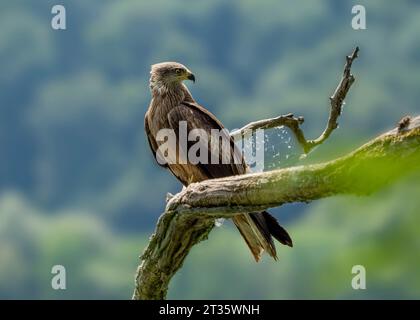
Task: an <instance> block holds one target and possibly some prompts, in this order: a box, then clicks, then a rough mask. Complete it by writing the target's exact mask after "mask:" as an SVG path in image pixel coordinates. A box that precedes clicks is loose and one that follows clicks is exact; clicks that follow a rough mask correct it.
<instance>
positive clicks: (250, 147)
mask: <svg viewBox="0 0 420 320" xmlns="http://www.w3.org/2000/svg"><path fill="white" fill-rule="evenodd" d="M264 138H265V135H264V130H263V129H258V130H255V131H254V132H253V134H252V136H251V140H249V139H242V137H240V138H231V136H230V134H229V131H228V130H227V129H211V130H210V132H209V131H207V130H204V129H192V130H190V131H189V132H188V128H187V121H180V122H179V126H178V130H177V131H175V130H174V129H161V130H159V131H158V132H157V134H156V141H157V142H158V149H157V150H156V154H155V156H156V160H157V161H158V163H159V164H161V165H166V164H187V163H189V164H193V165H197V164H215V165H216V164H239V165H240V164H242V163H243V159H246V161H247V163H248V164H249V165H250V166H251V167H256V169H257V170H262V169H264V147H263V146H264ZM232 140H233V143H232Z"/></svg>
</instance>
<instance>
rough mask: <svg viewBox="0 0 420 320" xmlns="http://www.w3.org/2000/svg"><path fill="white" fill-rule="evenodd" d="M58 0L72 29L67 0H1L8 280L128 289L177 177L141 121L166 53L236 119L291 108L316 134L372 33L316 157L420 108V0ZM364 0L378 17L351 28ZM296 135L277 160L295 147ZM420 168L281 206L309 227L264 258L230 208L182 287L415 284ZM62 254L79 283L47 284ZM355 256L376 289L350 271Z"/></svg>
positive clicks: (23, 288) (269, 295)
mask: <svg viewBox="0 0 420 320" xmlns="http://www.w3.org/2000/svg"><path fill="white" fill-rule="evenodd" d="M61 3H62V4H64V5H65V7H66V10H67V30H65V31H54V30H53V29H52V28H51V26H50V19H51V17H52V15H51V13H50V12H51V7H52V6H53V5H54V4H57V3H56V2H55V1H48V0H38V1H24V0H16V1H7V2H6V1H3V2H1V3H0V70H1V72H0V150H1V165H0V298H49V299H61V298H63V299H71V298H106V299H111V298H121V299H126V298H129V297H130V296H131V292H132V289H133V282H134V271H135V269H136V266H137V263H138V256H139V254H140V253H141V251H142V250H143V249H144V247H145V245H146V243H147V239H148V237H149V235H150V234H151V233H152V231H153V229H154V226H155V223H156V220H157V218H158V216H159V214H160V213H161V212H162V210H163V208H164V198H165V194H166V192H176V191H177V190H179V188H180V186H179V184H178V183H177V181H176V180H175V179H174V178H173V177H172V176H171V175H170V174H169V173H168V172H166V171H164V170H161V169H160V168H158V167H157V166H156V165H155V163H154V160H153V158H152V155H151V153H150V151H149V147H148V145H147V142H146V139H145V137H144V134H143V115H144V113H145V111H146V109H147V107H148V102H149V99H150V94H149V91H148V72H149V67H150V65H151V64H153V63H156V62H160V61H164V60H175V61H179V62H182V63H184V64H186V65H187V66H188V67H189V68H190V69H191V70H193V71H194V72H195V73H196V75H197V78H198V81H197V83H196V84H195V85H189V86H190V88H191V91H192V92H193V95H194V96H195V98H196V99H197V100H198V101H199V102H200V103H201V104H203V105H204V106H206V107H208V108H209V109H210V110H211V111H212V112H213V113H215V114H216V115H217V116H218V117H219V118H220V119H221V120H222V121H223V122H224V123H225V125H226V126H227V127H229V128H235V127H240V126H241V125H243V124H245V123H247V122H249V121H252V120H257V119H262V118H265V117H271V116H276V115H279V114H284V113H288V112H293V113H295V114H297V115H303V116H305V119H306V123H305V130H306V132H307V134H308V136H316V135H317V134H319V133H320V130H321V129H322V127H323V125H324V122H325V120H326V117H327V112H328V95H330V94H331V93H332V90H333V89H334V88H335V86H336V84H337V81H338V79H339V75H340V73H341V71H342V66H343V63H344V55H345V54H348V53H350V52H351V50H352V49H353V47H354V46H355V45H359V46H360V47H361V54H360V59H359V60H357V61H356V62H355V65H354V68H353V72H354V74H355V76H356V79H357V80H356V83H355V85H354V87H353V88H352V90H351V92H350V94H349V97H348V100H347V101H346V106H345V109H344V114H343V117H342V118H341V120H340V129H339V130H337V131H336V132H334V134H333V136H332V137H331V139H330V140H329V141H328V142H326V143H325V144H324V145H323V146H321V147H319V148H317V150H315V151H314V152H313V153H312V154H310V156H309V157H308V158H307V159H306V160H305V162H316V161H322V160H325V159H331V158H333V157H335V156H339V155H342V154H344V153H345V152H348V151H349V150H351V149H352V148H354V147H355V146H357V145H360V144H361V143H363V142H365V141H367V140H368V139H369V138H371V137H372V136H374V135H376V134H378V133H379V132H381V131H383V130H386V129H387V128H389V127H390V126H392V125H393V124H394V123H396V121H398V120H399V119H400V118H401V117H402V116H403V115H405V114H407V113H411V114H415V113H418V111H419V107H418V101H419V100H420V91H419V90H418V84H419V83H420V72H419V68H420V45H419V42H418V40H417V38H418V35H417V34H418V30H419V27H420V10H419V3H418V1H409V0H406V1H398V2H392V3H386V4H384V3H383V2H382V1H357V2H355V1H346V2H338V1H334V0H318V1H311V0H305V1H298V2H292V1H286V0H285V1H274V0H266V1H259V2H256V1H250V0H249V1H222V0H213V1H192V0H190V1H187V0H185V1H171V0H159V1H153V2H151V1H136V0H121V1H111V0H102V1H100V0H92V1H83V0H68V1H62V2H61ZM356 3H357V4H364V5H365V6H366V10H367V27H368V28H367V30H363V31H354V30H353V29H352V28H351V25H350V22H351V18H352V15H351V8H352V6H353V5H354V4H356ZM274 142H275V140H274ZM274 142H272V143H274ZM285 152H290V151H287V150H285ZM293 153H294V155H295V157H291V159H293V161H289V162H288V161H286V160H285V158H284V157H283V158H281V160H280V161H278V160H275V162H276V163H275V165H276V166H277V167H281V166H286V165H292V164H294V163H296V162H297V158H298V157H297V156H296V155H298V154H299V150H298V149H297V148H294V149H293V151H292V154H293ZM268 158H270V154H268ZM268 160H269V161H270V159H268ZM271 160H272V159H271ZM418 179H419V176H418V175H417V176H415V177H411V178H407V179H405V180H404V181H402V182H400V183H398V184H397V185H395V186H392V187H388V188H386V189H384V190H383V191H381V192H380V193H378V194H375V195H373V196H371V197H367V198H356V197H335V198H331V199H325V200H321V201H317V202H315V203H313V204H309V205H301V204H296V205H288V206H284V207H282V208H280V209H277V210H274V212H275V214H276V216H277V217H278V218H279V219H280V220H281V221H283V222H285V223H284V224H285V225H286V226H287V227H288V229H289V230H290V232H291V234H292V236H293V238H294V241H295V248H293V249H289V248H284V247H281V248H280V247H279V248H278V249H279V255H280V261H279V262H273V261H271V260H270V259H265V260H264V261H263V262H262V263H260V264H255V263H254V262H253V260H252V258H251V255H250V254H249V252H248V250H247V248H246V246H245V245H244V243H243V241H242V239H241V237H240V236H239V234H238V233H237V231H236V230H235V229H234V228H233V227H232V226H231V224H230V223H225V225H224V226H222V227H221V228H218V229H216V230H215V231H214V232H213V233H212V234H211V235H210V238H209V240H208V241H206V242H203V243H201V244H199V245H198V246H196V247H195V248H194V249H193V250H192V253H191V255H190V256H189V257H188V259H187V261H186V262H185V265H184V268H183V269H182V270H181V271H180V272H179V274H177V275H176V277H175V278H174V281H173V282H172V283H171V287H170V291H169V297H170V298H178V299H188V298H231V299H239V298H244V299H247V298H257V299H259V298H261V299H279V298H281V299H283V298H284V299H290V298H304V299H310V298H356V299H359V298H360V299H362V298H418V297H420V272H419V271H418V269H419V268H418V266H419V263H420V256H419V252H420V250H419V249H420V239H419V237H418V234H419V229H420V227H419V225H420V221H419V219H420V217H419V209H418V208H419V207H420V199H419V197H418V194H419V191H420V190H419V187H420V186H419V183H418ZM55 264H61V265H64V266H65V267H66V270H67V290H64V291H54V290H52V289H51V285H50V281H51V278H52V275H51V268H52V266H53V265H55ZM357 264H362V265H364V266H365V267H366V269H367V289H366V290H359V291H355V290H353V289H352V287H351V279H352V274H351V268H352V266H353V265H357Z"/></svg>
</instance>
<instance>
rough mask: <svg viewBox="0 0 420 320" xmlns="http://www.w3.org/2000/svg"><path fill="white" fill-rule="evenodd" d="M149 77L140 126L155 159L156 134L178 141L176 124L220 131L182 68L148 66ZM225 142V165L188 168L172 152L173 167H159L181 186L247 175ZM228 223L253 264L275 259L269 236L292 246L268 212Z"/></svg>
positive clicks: (173, 64)
mask: <svg viewBox="0 0 420 320" xmlns="http://www.w3.org/2000/svg"><path fill="white" fill-rule="evenodd" d="M150 74H151V77H150V90H151V93H152V101H151V102H150V106H149V109H148V110H147V112H146V115H145V119H144V120H145V121H144V124H145V131H146V134H147V137H148V140H149V144H150V147H151V149H152V151H153V154H154V155H155V157H156V156H158V155H157V154H156V153H157V151H158V148H159V145H160V144H159V142H158V141H157V139H156V136H157V134H158V132H159V130H161V129H172V130H173V131H174V133H175V134H177V140H179V136H178V129H179V125H180V121H186V123H187V131H188V132H190V131H191V130H192V129H204V130H205V131H206V132H207V133H208V134H209V135H210V130H211V129H219V130H220V129H223V128H224V127H223V125H222V124H221V123H220V121H219V120H217V118H216V117H215V116H214V115H213V114H211V113H210V112H209V111H208V110H206V109H205V108H203V107H202V106H200V105H199V104H197V103H196V102H195V100H194V99H193V97H192V96H191V93H190V92H189V91H188V89H187V87H186V86H185V85H184V83H183V81H184V80H193V81H195V76H194V75H193V74H192V73H191V72H190V71H189V70H188V69H187V68H186V67H185V66H183V65H182V64H179V63H176V62H164V63H159V64H155V65H153V66H152V69H151V71H150ZM227 139H229V140H228V141H230V145H229V148H230V150H224V149H223V145H222V147H221V148H219V159H222V154H226V152H229V151H230V153H229V154H230V155H231V159H230V160H231V161H229V163H227V164H222V163H220V164H202V163H198V164H192V163H190V162H189V161H188V159H185V160H186V163H182V161H179V160H180V157H182V155H181V153H180V152H179V150H173V152H174V154H176V157H177V158H176V159H177V161H176V163H169V164H163V165H162V166H163V167H165V168H167V169H169V170H170V171H171V172H172V173H173V174H174V175H175V177H177V178H178V180H179V181H181V183H182V184H183V185H184V186H187V185H188V184H190V183H193V182H199V181H203V180H207V179H214V178H221V177H226V176H232V175H239V174H244V173H246V172H248V171H249V169H248V168H247V166H246V164H245V162H244V160H243V158H242V155H241V152H240V151H239V150H238V148H237V147H236V146H235V144H234V142H233V140H232V139H231V138H230V137H227ZM194 143H195V142H194ZM200 143H201V141H200ZM204 143H206V146H207V147H208V146H209V144H208V142H204ZM191 144H193V143H192V142H189V143H187V144H186V146H187V148H189V147H190V146H191ZM177 145H178V141H177ZM207 147H206V148H207ZM209 152H212V150H209ZM235 157H239V161H234V158H235ZM232 220H233V222H234V223H235V225H236V226H237V228H238V229H239V231H240V233H241V235H242V237H243V238H244V239H245V242H246V243H247V245H248V247H249V248H250V250H251V252H252V254H253V256H254V258H255V260H256V261H259V259H260V258H261V254H262V253H263V251H264V250H265V251H267V252H268V253H269V254H270V255H271V256H272V257H273V258H274V259H277V255H276V248H275V246H274V242H273V239H272V236H273V237H274V238H276V239H277V240H278V241H280V243H282V244H284V245H288V246H292V240H291V238H290V236H289V235H288V233H287V231H286V230H285V229H284V228H282V227H281V226H280V225H279V224H278V222H277V220H276V219H275V218H274V217H272V216H271V215H270V214H269V213H268V212H258V213H249V214H242V215H237V216H235V217H234V218H233V219H232Z"/></svg>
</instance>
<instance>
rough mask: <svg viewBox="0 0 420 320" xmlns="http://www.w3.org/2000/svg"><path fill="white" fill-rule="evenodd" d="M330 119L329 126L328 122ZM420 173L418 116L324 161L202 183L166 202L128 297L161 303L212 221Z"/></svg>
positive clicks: (367, 189)
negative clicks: (131, 294)
mask: <svg viewBox="0 0 420 320" xmlns="http://www.w3.org/2000/svg"><path fill="white" fill-rule="evenodd" d="M333 122H334V121H332V122H331V123H333ZM414 170H420V116H418V117H416V118H409V117H406V118H403V119H402V120H401V121H400V123H399V124H398V127H397V128H395V129H394V130H392V131H389V132H387V133H385V134H383V135H381V136H379V137H377V138H376V139H374V140H372V141H370V142H368V143H367V144H365V145H363V146H362V147H360V148H359V149H357V150H355V151H353V152H351V153H350V154H348V155H346V156H344V157H342V158H339V159H336V160H333V161H329V162H326V163H321V164H317V165H307V166H299V167H292V168H286V169H279V170H275V171H271V172H263V173H256V174H247V175H242V176H232V177H228V178H223V179H214V180H206V181H203V182H201V183H195V184H191V185H190V186H188V187H187V188H186V189H185V190H183V191H182V192H180V193H178V194H177V195H175V196H173V197H172V198H170V200H169V201H168V203H167V207H166V212H165V213H164V214H163V215H162V216H161V217H160V219H159V222H158V224H157V227H156V231H155V233H154V235H153V236H152V237H151V240H150V243H149V245H148V247H147V249H146V250H145V252H144V254H143V256H142V257H141V259H142V262H141V265H140V266H139V268H138V270H137V274H136V288H135V291H134V295H133V299H164V298H165V297H166V292H167V290H168V285H169V281H170V279H171V278H172V276H173V275H174V274H175V273H176V271H177V270H178V269H179V268H180V267H181V266H182V263H183V261H184V259H185V257H186V256H187V254H188V252H189V250H190V249H191V248H192V246H194V245H195V244H197V243H198V242H200V241H202V240H204V239H206V238H207V236H208V234H209V232H210V231H211V230H212V228H213V226H214V219H215V218H219V217H232V216H233V215H234V214H240V213H246V212H253V211H259V210H263V209H267V208H270V207H275V206H280V205H282V204H284V203H288V202H308V201H312V200H315V199H320V198H325V197H329V196H332V195H337V194H358V195H366V194H370V193H371V192H374V191H375V190H377V189H378V188H380V187H383V186H385V185H387V184H389V183H391V182H393V181H395V180H396V179H398V178H400V177H401V176H404V175H406V174H408V173H409V172H412V171H414Z"/></svg>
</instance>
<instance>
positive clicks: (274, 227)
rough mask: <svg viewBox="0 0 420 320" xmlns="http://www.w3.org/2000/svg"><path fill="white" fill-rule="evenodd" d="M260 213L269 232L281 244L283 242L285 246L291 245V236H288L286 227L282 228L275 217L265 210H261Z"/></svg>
mask: <svg viewBox="0 0 420 320" xmlns="http://www.w3.org/2000/svg"><path fill="white" fill-rule="evenodd" d="M262 215H263V216H264V218H265V219H264V220H265V222H266V223H267V226H268V230H269V231H270V234H271V235H272V236H273V237H274V238H276V239H277V240H278V241H279V242H280V243H281V244H284V245H285V246H289V247H293V241H292V238H291V237H290V236H289V234H288V233H287V231H286V229H284V228H283V227H282V226H281V225H280V224H279V223H278V221H277V219H276V218H274V217H273V216H272V215H271V214H269V213H268V212H267V211H264V212H262Z"/></svg>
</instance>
